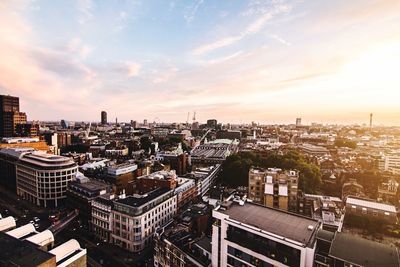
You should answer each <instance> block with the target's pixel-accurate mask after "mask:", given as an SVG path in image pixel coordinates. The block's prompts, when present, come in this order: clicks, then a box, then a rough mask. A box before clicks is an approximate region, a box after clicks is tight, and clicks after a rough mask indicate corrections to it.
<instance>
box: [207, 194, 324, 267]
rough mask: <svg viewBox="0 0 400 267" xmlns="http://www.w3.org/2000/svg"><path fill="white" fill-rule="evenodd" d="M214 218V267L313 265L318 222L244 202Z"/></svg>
mask: <svg viewBox="0 0 400 267" xmlns="http://www.w3.org/2000/svg"><path fill="white" fill-rule="evenodd" d="M213 217H214V219H215V223H214V224H213V226H212V241H211V244H212V266H216V267H217V266H221V267H222V266H292V267H293V266H299V267H305V266H313V261H314V252H315V248H316V234H317V231H318V229H320V227H321V223H320V222H318V221H316V220H313V219H310V218H306V217H303V216H300V215H295V214H292V213H288V212H286V211H282V210H277V209H273V208H269V207H265V206H261V205H258V204H253V203H249V202H245V201H243V200H239V201H238V202H236V201H231V200H229V201H227V202H224V203H223V204H222V205H221V206H219V207H218V208H217V209H215V210H213Z"/></svg>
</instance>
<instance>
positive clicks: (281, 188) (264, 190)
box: [249, 168, 299, 211]
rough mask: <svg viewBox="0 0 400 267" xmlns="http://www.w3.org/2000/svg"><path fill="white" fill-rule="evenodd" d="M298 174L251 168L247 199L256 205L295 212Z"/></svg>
mask: <svg viewBox="0 0 400 267" xmlns="http://www.w3.org/2000/svg"><path fill="white" fill-rule="evenodd" d="M298 179H299V173H298V172H297V171H293V170H291V171H283V170H281V169H278V168H268V169H261V168H251V169H250V171H249V199H251V200H253V201H254V202H256V203H259V204H262V205H265V206H268V207H272V208H278V209H283V210H288V211H296V210H297V191H298V190H297V186H298Z"/></svg>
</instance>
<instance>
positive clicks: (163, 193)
mask: <svg viewBox="0 0 400 267" xmlns="http://www.w3.org/2000/svg"><path fill="white" fill-rule="evenodd" d="M113 205H114V206H113V208H112V211H111V213H112V223H113V224H112V242H113V243H114V244H115V245H118V246H120V247H122V248H124V249H127V250H129V251H133V252H137V251H141V250H143V249H144V248H145V247H146V246H148V245H150V243H151V242H152V240H153V234H154V232H155V231H156V230H157V229H158V228H160V227H162V226H164V225H166V224H167V223H168V222H170V221H171V220H172V218H173V216H175V214H176V212H177V197H176V195H175V194H174V190H170V189H167V188H158V189H156V190H154V191H151V192H149V193H148V194H144V195H133V196H127V197H125V198H120V199H118V200H116V201H114V203H113Z"/></svg>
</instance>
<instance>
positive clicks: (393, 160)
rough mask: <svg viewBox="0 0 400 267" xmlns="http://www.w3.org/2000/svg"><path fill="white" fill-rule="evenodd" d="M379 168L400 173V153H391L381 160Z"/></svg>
mask: <svg viewBox="0 0 400 267" xmlns="http://www.w3.org/2000/svg"><path fill="white" fill-rule="evenodd" d="M378 164H379V170H380V171H387V172H390V173H392V174H396V175H398V174H400V153H389V154H386V155H384V156H383V157H382V158H381V159H380V160H379V163H378Z"/></svg>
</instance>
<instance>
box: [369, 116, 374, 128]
mask: <svg viewBox="0 0 400 267" xmlns="http://www.w3.org/2000/svg"><path fill="white" fill-rule="evenodd" d="M372 116H373V114H372V113H370V114H369V128H372Z"/></svg>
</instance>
